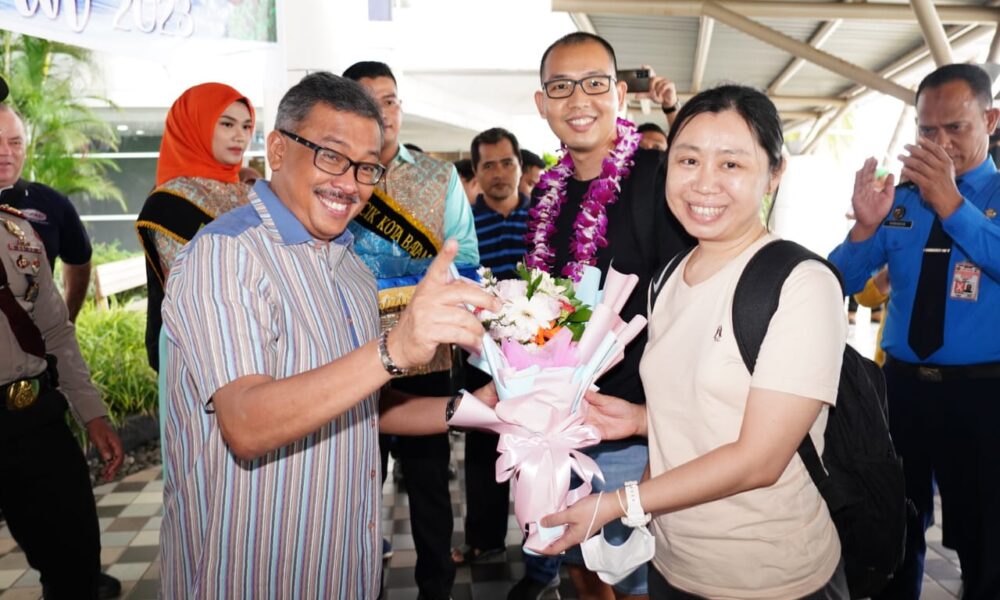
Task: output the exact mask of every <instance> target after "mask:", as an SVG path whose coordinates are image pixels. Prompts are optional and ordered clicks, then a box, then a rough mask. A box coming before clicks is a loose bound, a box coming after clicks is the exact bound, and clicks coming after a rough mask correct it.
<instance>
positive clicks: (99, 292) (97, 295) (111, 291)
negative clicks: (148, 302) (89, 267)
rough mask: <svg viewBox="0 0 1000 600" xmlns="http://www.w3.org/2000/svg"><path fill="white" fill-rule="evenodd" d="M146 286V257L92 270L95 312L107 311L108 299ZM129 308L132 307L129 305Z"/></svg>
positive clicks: (100, 266)
mask: <svg viewBox="0 0 1000 600" xmlns="http://www.w3.org/2000/svg"><path fill="white" fill-rule="evenodd" d="M144 285H146V257H144V256H136V257H133V258H126V259H125V260H116V261H114V262H109V263H104V264H103V265H98V266H97V267H96V268H95V269H94V302H95V303H96V304H97V310H108V309H109V308H110V304H109V302H108V299H109V298H110V297H111V296H114V295H115V294H120V293H121V292H127V291H129V290H133V289H136V288H139V287H142V286H144ZM129 308H137V307H133V306H132V305H131V304H130V305H129Z"/></svg>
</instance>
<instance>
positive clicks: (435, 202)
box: [344, 61, 479, 600]
mask: <svg viewBox="0 0 1000 600" xmlns="http://www.w3.org/2000/svg"><path fill="white" fill-rule="evenodd" d="M344 77H346V78H347V79H353V80H355V81H357V82H358V83H360V84H361V85H362V87H364V88H365V89H367V90H368V93H369V94H370V95H371V96H372V97H374V98H375V102H376V103H377V104H378V105H379V109H380V110H381V112H382V121H383V123H384V125H385V135H384V137H383V140H382V148H381V151H380V152H379V161H380V162H381V163H382V164H384V165H386V167H387V171H386V174H385V177H384V178H383V180H382V181H380V182H379V183H378V185H377V187H376V188H375V190H374V191H373V194H372V198H371V200H370V202H369V205H368V207H366V209H365V210H364V211H362V213H361V214H360V215H359V216H358V218H357V219H355V220H354V222H353V223H352V224H351V231H352V233H353V234H354V235H355V236H356V242H355V243H356V246H355V247H356V248H357V250H358V254H359V255H360V256H361V259H362V260H364V261H365V264H366V265H368V268H370V269H371V270H372V272H373V273H375V276H376V277H378V278H379V279H380V280H381V281H380V289H381V287H382V285H383V283H384V282H386V281H388V280H390V279H393V280H397V281H398V280H400V279H405V278H407V277H410V278H411V280H410V281H407V282H406V283H402V284H397V285H412V282H413V280H415V279H416V278H418V277H419V276H420V275H421V274H422V273H423V272H424V270H425V269H426V268H427V264H428V263H429V262H430V258H431V257H433V256H434V255H435V254H436V253H437V248H438V247H440V244H441V240H444V239H448V238H453V239H456V240H458V245H459V249H458V256H457V257H456V259H455V263H456V265H457V266H459V267H461V266H462V265H466V266H470V265H478V264H479V244H478V242H477V240H476V229H475V224H474V222H473V218H472V209H471V208H470V206H469V202H468V200H467V199H466V197H465V191H464V190H463V188H462V185H461V183H460V181H459V178H458V173H457V172H456V171H455V167H454V166H453V165H452V164H450V163H446V162H443V161H440V160H438V159H436V158H434V157H432V156H429V155H427V154H424V153H423V152H419V151H414V150H410V149H408V148H406V147H405V146H404V145H402V144H401V143H400V142H399V129H400V127H401V126H402V122H403V111H402V101H401V100H400V99H399V93H398V90H397V87H396V77H395V76H394V75H393V73H392V70H391V69H390V68H389V66H388V65H386V64H385V63H381V62H374V61H365V62H359V63H355V64H354V65H352V66H350V67H348V69H347V70H346V71H344ZM410 240H421V241H420V243H410ZM456 379H457V378H456ZM460 383H461V382H460V381H458V382H456V381H454V380H453V379H452V377H451V373H450V372H449V371H448V370H444V371H441V370H438V371H436V372H432V373H428V374H426V375H420V376H413V377H404V378H399V379H394V380H393V382H392V387H393V389H397V390H401V391H405V392H409V393H414V394H421V395H423V394H431V395H437V394H451V393H454V392H455V391H457V390H456V388H457V387H459V386H460ZM383 452H384V450H383ZM450 455H451V446H450V445H449V442H448V434H447V433H441V434H437V435H428V436H418V437H404V436H400V437H398V438H396V446H395V449H394V456H396V457H397V458H398V459H399V461H400V464H401V466H402V472H403V479H404V480H405V481H406V485H407V492H408V494H409V498H410V521H411V523H412V525H413V541H414V546H415V548H416V551H417V564H416V566H415V568H414V576H415V578H416V582H417V587H418V588H419V589H420V596H421V598H427V599H429V600H437V599H439V598H442V599H443V598H448V597H449V594H450V591H451V586H452V583H453V582H454V580H455V565H454V563H452V560H451V533H452V528H453V518H452V512H451V495H450V493H449V492H448V459H449V457H450ZM383 456H386V455H385V454H383ZM384 470H385V469H384V465H383V472H384Z"/></svg>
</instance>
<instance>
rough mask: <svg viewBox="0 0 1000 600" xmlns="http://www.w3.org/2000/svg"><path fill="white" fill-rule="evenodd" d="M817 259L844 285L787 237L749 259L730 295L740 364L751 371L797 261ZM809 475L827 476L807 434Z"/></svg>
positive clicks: (803, 453) (803, 447)
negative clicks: (734, 290)
mask: <svg viewBox="0 0 1000 600" xmlns="http://www.w3.org/2000/svg"><path fill="white" fill-rule="evenodd" d="M806 260H816V261H819V262H821V263H823V264H824V265H826V266H827V268H829V269H830V270H831V271H832V272H833V274H834V275H836V276H837V280H838V281H840V282H841V287H843V279H842V278H841V277H840V271H838V270H837V268H836V267H835V266H833V265H832V264H831V263H830V262H828V261H827V260H825V259H824V258H822V257H821V256H819V255H818V254H815V253H814V252H812V251H810V250H809V249H807V248H805V247H804V246H801V245H799V244H796V243H795V242H793V241H790V240H776V241H774V242H771V243H769V244H767V245H766V246H764V247H763V248H761V249H760V250H759V251H758V252H757V254H755V255H754V256H753V258H751V259H750V262H748V263H747V266H746V268H745V269H743V274H742V275H740V279H739V281H738V282H737V283H736V292H735V293H734V294H733V336H734V337H735V338H736V345H737V347H739V349H740V356H742V357H743V364H744V365H746V368H747V370H748V371H750V373H753V371H754V367H755V366H756V364H757V355H758V354H759V353H760V345H761V344H762V343H763V342H764V335H765V334H766V333H767V328H768V325H770V323H771V317H773V316H774V313H775V311H776V310H778V301H779V299H780V297H781V287H782V286H783V285H784V284H785V280H786V279H788V276H789V275H790V274H791V272H792V270H793V269H794V268H795V267H796V266H798V264H799V263H801V262H803V261H806ZM798 453H799V456H800V457H801V458H802V462H803V463H804V464H805V467H806V470H807V471H808V472H809V476H810V477H811V478H812V480H813V481H814V482H816V483H817V485H818V484H819V483H820V482H822V481H823V480H825V479H826V478H827V473H826V469H824V468H823V463H822V461H821V460H820V457H819V453H818V452H816V446H815V445H814V444H813V441H812V438H811V437H809V434H808V433H807V434H806V436H805V438H803V440H802V443H801V444H799V450H798Z"/></svg>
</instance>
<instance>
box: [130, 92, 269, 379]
mask: <svg viewBox="0 0 1000 600" xmlns="http://www.w3.org/2000/svg"><path fill="white" fill-rule="evenodd" d="M253 129H254V112H253V105H252V103H251V102H250V100H248V99H247V97H246V96H244V95H243V94H241V93H239V92H238V91H236V90H235V89H233V88H231V87H229V86H228V85H225V84H222V83H203V84H201V85H196V86H194V87H192V88H189V89H188V90H187V91H185V92H184V93H183V94H181V96H180V97H179V98H178V99H177V100H176V101H175V102H174V104H173V106H171V107H170V112H168V113H167V122H166V126H165V127H164V131H163V141H162V142H161V143H160V159H159V161H158V162H157V165H156V188H155V189H154V190H153V192H152V194H150V196H149V197H148V198H147V199H146V203H145V204H144V205H143V207H142V211H140V213H139V218H138V220H137V221H136V224H135V227H136V230H137V231H138V233H139V241H140V242H141V243H142V246H143V250H144V251H145V253H146V281H147V284H148V289H149V302H148V305H147V320H146V352H147V353H148V355H149V364H150V366H152V367H153V368H154V369H156V370H159V353H158V350H157V349H158V340H159V336H160V327H161V324H162V320H161V317H160V305H161V304H162V303H163V290H164V285H165V283H166V281H167V276H168V275H169V274H170V266H171V265H172V264H173V261H174V258H175V257H176V256H177V253H178V252H180V250H181V248H183V247H184V245H185V244H187V243H188V242H189V241H190V240H191V238H192V237H194V235H195V234H196V233H198V230H199V229H201V228H202V227H204V226H205V225H207V224H208V223H210V222H212V221H213V220H214V219H215V218H216V217H218V216H219V215H221V214H222V213H224V212H226V211H229V210H231V209H233V208H236V207H237V206H241V205H243V204H246V203H247V201H248V196H249V192H250V187H249V186H247V185H245V184H242V183H240V180H239V172H240V167H242V166H243V153H244V152H246V149H247V147H248V146H249V145H250V139H251V137H252V136H253Z"/></svg>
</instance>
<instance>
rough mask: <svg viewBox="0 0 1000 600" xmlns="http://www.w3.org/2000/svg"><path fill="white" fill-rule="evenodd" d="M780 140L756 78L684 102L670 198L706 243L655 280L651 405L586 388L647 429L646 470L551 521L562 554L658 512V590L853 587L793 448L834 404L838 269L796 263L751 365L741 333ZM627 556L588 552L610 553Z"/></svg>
mask: <svg viewBox="0 0 1000 600" xmlns="http://www.w3.org/2000/svg"><path fill="white" fill-rule="evenodd" d="M782 144H783V139H782V133H781V120H780V118H779V116H778V114H777V110H776V109H775V107H774V105H773V104H772V103H771V101H770V100H768V99H767V97H766V96H764V95H763V94H762V93H760V92H758V91H756V90H753V89H751V88H747V87H743V86H735V85H727V86H721V87H717V88H714V89H711V90H707V91H705V92H702V93H700V94H698V95H696V96H695V97H693V98H692V99H691V100H690V101H689V102H688V103H687V104H686V105H684V107H683V108H682V109H681V110H680V113H679V114H678V116H677V120H676V122H675V123H674V125H673V126H672V127H671V130H670V139H669V151H668V155H667V183H666V192H667V193H666V195H667V204H668V206H669V207H670V209H671V211H672V212H673V213H674V215H675V216H676V217H677V218H678V220H679V221H680V222H681V224H683V225H684V228H685V229H686V230H687V231H688V233H690V234H691V235H693V236H694V237H695V238H697V240H698V245H697V246H696V247H695V249H694V250H693V252H691V253H690V254H688V255H687V256H684V257H683V258H680V259H679V260H678V262H677V264H676V269H675V270H674V271H673V276H671V277H669V278H668V279H666V281H661V282H655V281H654V284H653V286H654V287H655V288H657V289H654V290H653V293H654V294H656V292H659V293H658V294H656V296H655V303H654V305H653V306H651V307H650V312H649V342H648V344H647V345H646V350H645V354H644V356H643V359H642V363H641V367H640V374H641V376H642V381H643V386H644V388H645V392H646V398H647V404H646V405H645V406H642V405H633V404H628V403H626V402H623V401H622V400H620V399H618V398H613V397H610V396H603V395H600V394H597V393H591V394H590V395H589V396H588V402H589V403H590V406H589V416H588V420H589V421H590V422H591V423H592V424H594V425H596V426H597V427H598V428H599V429H600V430H601V433H602V436H603V437H604V438H606V439H616V438H624V437H629V436H631V435H645V436H648V437H649V455H650V462H649V473H650V478H649V479H648V480H646V481H644V482H643V483H642V484H641V485H638V486H633V485H629V484H628V483H627V484H626V486H625V487H624V488H621V489H619V490H617V493H605V494H603V496H602V495H591V496H589V497H587V498H584V499H583V500H581V501H579V502H577V503H576V504H574V505H573V506H572V507H570V508H569V509H568V510H566V511H563V512H561V513H557V514H554V515H550V516H549V517H546V518H545V519H544V520H543V521H542V524H543V525H545V526H547V527H554V526H557V525H566V529H565V533H564V534H563V536H562V537H561V538H559V539H558V540H557V541H556V542H554V543H553V545H552V546H551V547H550V548H549V551H550V552H552V553H558V552H560V551H561V550H562V549H563V548H564V547H566V546H569V545H573V544H578V543H580V542H581V541H582V540H586V539H587V538H589V537H590V536H591V535H592V534H593V533H594V532H595V531H598V530H599V529H600V528H601V527H602V526H603V525H604V524H605V523H608V522H611V521H612V520H613V519H617V518H619V517H623V516H626V515H627V518H628V520H629V521H630V523H635V524H636V525H638V524H641V523H642V521H643V520H644V519H643V518H642V515H643V514H645V513H652V517H653V520H652V524H651V528H652V533H653V535H654V537H655V553H654V556H653V559H652V564H653V566H654V567H655V568H654V569H651V570H650V576H649V577H650V579H649V590H650V597H651V598H653V599H674V598H680V599H691V598H767V599H769V600H780V599H798V598H809V599H836V600H840V599H846V598H848V597H849V593H848V589H847V580H846V576H845V572H844V565H843V562H842V561H841V547H840V542H839V540H838V536H837V530H836V527H835V525H834V523H833V520H832V519H831V517H830V512H829V510H828V508H827V505H826V503H825V502H824V500H823V497H822V496H821V495H820V493H819V491H818V489H817V488H816V486H815V484H814V483H813V481H812V480H811V479H810V475H809V473H808V472H807V470H806V468H805V467H804V465H803V463H802V460H801V459H800V458H799V456H798V455H797V454H796V450H797V449H798V447H799V444H800V443H801V442H802V441H803V439H804V438H805V436H806V435H807V434H808V435H810V436H811V438H812V441H813V443H814V445H815V446H816V449H817V451H818V452H819V454H820V455H822V452H823V442H824V439H823V433H824V430H825V427H826V423H827V417H828V409H829V407H831V406H832V405H834V404H835V402H836V399H837V390H838V383H839V378H840V367H841V360H842V355H843V351H844V343H845V340H846V336H847V322H846V319H845V317H844V313H843V296H842V293H841V289H840V285H839V283H838V281H837V278H836V276H835V275H834V274H833V273H832V272H831V271H830V270H829V269H828V268H827V267H826V266H824V265H823V264H820V263H819V262H816V261H811V260H810V261H805V262H802V263H801V264H799V265H798V266H796V267H795V268H794V269H793V270H792V271H791V273H790V275H789V276H788V278H787V279H786V281H785V283H784V285H783V286H782V288H781V292H780V302H779V305H778V308H777V310H776V311H775V313H774V316H773V317H772V318H771V320H770V325H769V327H768V329H767V332H766V334H765V336H764V340H763V343H762V344H761V346H760V350H759V354H758V358H757V360H756V363H755V366H754V368H753V374H752V375H751V373H750V370H748V369H747V367H746V366H745V364H744V360H743V358H742V356H741V354H740V350H739V347H738V345H737V342H736V340H735V338H734V335H733V317H732V314H733V295H734V291H735V288H736V284H737V281H738V280H739V279H740V275H741V274H742V273H743V271H744V268H745V267H746V266H747V264H748V262H749V261H750V259H751V258H752V257H753V256H754V255H755V254H756V253H757V252H758V251H759V250H760V249H761V248H763V247H764V246H766V245H767V244H768V243H769V242H771V241H774V240H775V239H776V238H775V237H774V236H773V235H771V234H770V233H769V232H768V231H767V229H766V227H765V225H764V222H763V220H762V218H761V207H762V205H763V203H764V200H765V198H766V197H768V196H771V195H773V194H774V191H775V190H776V189H777V186H778V182H779V180H780V178H781V175H782V172H783V171H784V168H785V162H784V159H783V158H782V156H781V148H782ZM657 283H659V285H657ZM751 364H753V363H751ZM616 496H617V497H616ZM639 533H641V532H636V533H634V534H633V537H635V535H637V534H639ZM616 551H617V548H615V547H610V546H608V547H604V548H595V549H593V553H592V555H593V556H595V560H596V561H597V562H608V561H607V556H611V555H614V553H615V552H616ZM602 554H603V555H604V556H603V558H604V560H601V558H602V557H601V555H602ZM611 562H613V561H611Z"/></svg>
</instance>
